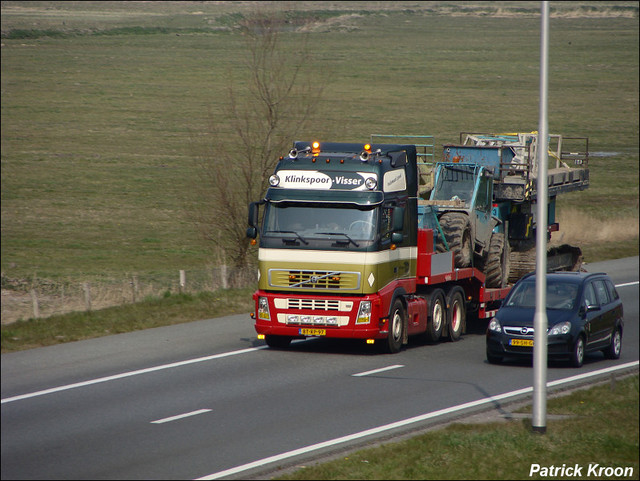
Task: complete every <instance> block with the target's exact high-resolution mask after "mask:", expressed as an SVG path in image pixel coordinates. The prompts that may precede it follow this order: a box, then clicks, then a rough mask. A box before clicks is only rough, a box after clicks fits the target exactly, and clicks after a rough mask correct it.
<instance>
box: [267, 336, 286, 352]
mask: <svg viewBox="0 0 640 481" xmlns="http://www.w3.org/2000/svg"><path fill="white" fill-rule="evenodd" d="M264 340H265V342H266V343H267V346H269V347H270V348H272V349H286V348H287V347H289V344H291V337H289V336H274V335H272V334H267V335H266V336H264Z"/></svg>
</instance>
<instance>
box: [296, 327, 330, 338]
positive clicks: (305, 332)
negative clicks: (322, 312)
mask: <svg viewBox="0 0 640 481" xmlns="http://www.w3.org/2000/svg"><path fill="white" fill-rule="evenodd" d="M300 335H301V336H326V335H327V330H326V329H309V328H305V327H303V328H301V329H300Z"/></svg>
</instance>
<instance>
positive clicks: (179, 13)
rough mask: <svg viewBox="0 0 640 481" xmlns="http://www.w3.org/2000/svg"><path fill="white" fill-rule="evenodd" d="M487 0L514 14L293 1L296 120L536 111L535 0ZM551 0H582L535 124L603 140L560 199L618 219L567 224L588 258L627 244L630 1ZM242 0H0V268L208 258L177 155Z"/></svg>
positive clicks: (623, 251)
mask: <svg viewBox="0 0 640 481" xmlns="http://www.w3.org/2000/svg"><path fill="white" fill-rule="evenodd" d="M500 7H501V8H504V9H507V10H510V11H512V12H518V13H521V14H523V16H516V17H496V16H490V15H485V14H482V15H480V13H486V12H489V11H492V10H493V11H495V8H496V7H495V5H493V2H475V3H473V4H469V3H467V2H465V3H464V5H462V4H457V3H456V2H445V3H441V2H422V3H420V2H418V3H416V2H389V3H386V2H383V3H382V4H381V3H374V4H371V5H368V4H367V5H366V6H365V5H364V4H361V3H358V4H349V3H340V2H339V3H338V4H336V5H335V6H333V4H332V6H331V7H330V6H329V5H328V4H326V3H324V2H297V7H296V8H297V11H296V13H295V14H294V15H292V22H294V23H296V24H298V23H300V22H301V19H302V18H306V19H311V20H314V21H327V23H323V24H318V25H320V28H317V29H311V32H310V34H309V35H310V42H311V43H310V44H311V45H312V52H313V56H314V66H315V67H314V68H315V70H316V72H317V75H318V76H321V77H322V78H323V80H325V81H326V85H327V87H326V90H325V94H324V98H323V101H322V104H321V106H320V112H319V113H320V114H321V117H320V118H322V119H323V120H322V121H321V122H316V123H315V125H314V127H313V129H311V130H309V131H308V132H305V133H304V134H303V135H305V136H306V137H308V138H314V139H315V138H320V139H331V140H335V141H358V140H367V139H368V138H369V135H370V134H371V133H393V134H405V133H409V134H430V135H434V136H435V142H436V145H440V144H444V143H450V142H456V141H457V139H458V133H459V132H460V131H465V130H476V131H483V130H491V131H518V130H521V131H529V130H535V129H537V122H538V104H537V102H538V83H539V73H538V68H539V65H538V64H539V60H538V56H539V28H540V25H539V15H538V9H539V4H538V3H537V2H525V3H522V2H501V4H500ZM443 9H444V10H443ZM446 9H449V10H451V9H453V10H454V11H455V12H454V13H465V12H466V13H468V12H470V11H473V12H474V15H467V16H457V15H453V14H448V13H447V12H448V10H446ZM552 9H555V10H558V11H562V12H563V13H569V12H577V11H581V12H583V13H584V12H586V11H589V12H590V14H591V15H592V16H590V17H584V16H582V17H571V16H569V15H567V16H563V17H552V19H551V22H550V26H551V29H550V98H549V129H550V131H551V132H553V133H561V134H563V135H565V136H569V135H576V136H579V135H586V136H589V138H590V150H591V151H593V152H602V153H606V155H604V156H603V155H600V156H593V157H592V158H591V163H590V169H591V186H590V188H589V189H588V190H586V191H584V192H580V193H572V194H567V195H565V196H562V198H560V199H559V200H558V209H559V211H560V212H562V211H565V212H572V211H573V210H577V211H579V212H581V213H584V214H585V215H586V216H587V217H586V219H587V220H586V221H585V223H583V224H582V225H579V226H576V227H575V229H578V230H580V231H582V232H600V231H602V230H603V229H602V226H603V224H604V223H606V222H608V221H610V220H612V219H614V220H615V219H617V220H619V221H620V222H622V223H624V224H625V225H631V226H632V227H633V226H634V225H635V230H634V229H633V228H632V230H631V233H629V232H627V233H625V234H622V231H621V230H620V229H611V234H609V235H608V236H605V237H604V240H603V238H601V237H598V238H595V237H593V238H591V237H586V238H584V239H581V240H580V246H581V247H582V248H583V250H584V251H585V258H586V260H588V261H589V262H594V261H596V260H602V259H606V258H613V257H620V256H630V255H637V254H638V234H637V225H638V177H639V171H638V166H639V164H640V159H639V156H638V28H637V22H638V16H637V13H638V7H637V3H636V2H588V3H580V2H569V3H566V4H565V3H558V4H555V5H554V4H552ZM555 10H554V11H555ZM349 11H351V12H353V13H354V14H356V16H354V17H352V18H346V17H340V19H339V20H338V21H336V19H338V18H339V15H342V14H345V13H348V12H349ZM434 12H436V13H434ZM437 12H440V13H443V12H444V14H442V15H439V14H437ZM606 12H614V13H616V14H620V15H623V16H618V17H615V16H609V17H607V16H602V15H603V13H606ZM246 14H247V10H246V7H243V6H242V4H238V3H236V2H229V3H222V4H210V3H202V2H159V3H158V2H150V3H145V2H140V3H138V2H135V3H133V2H127V3H125V2H4V3H3V4H2V16H1V22H2V36H3V38H2V64H1V70H2V71H1V80H0V81H1V89H2V105H1V114H2V131H1V169H2V171H1V175H2V193H1V207H0V208H1V213H2V218H1V223H2V234H1V246H0V249H1V257H0V265H1V269H2V278H3V287H4V286H5V285H13V286H15V285H20V286H27V288H28V286H29V285H30V284H32V280H34V279H38V282H39V283H40V284H41V283H46V284H56V283H57V284H60V285H62V284H73V285H75V286H79V285H81V283H82V282H95V281H96V279H102V278H109V279H114V285H116V286H118V285H119V284H121V283H122V282H126V280H127V279H129V278H130V276H131V275H132V274H136V275H138V276H140V277H141V278H142V277H144V276H147V275H158V276H161V277H162V276H164V277H166V278H169V277H171V276H174V273H175V272H177V270H179V269H185V270H188V271H189V270H195V269H201V268H204V267H205V266H212V265H218V264H220V263H221V262H222V261H224V256H225V252H223V251H222V250H221V249H220V248H219V246H217V245H215V244H214V243H211V242H206V241H204V240H203V239H202V238H201V236H200V234H199V233H198V231H197V230H196V229H195V228H194V227H193V225H192V224H191V223H190V222H189V221H188V218H187V216H186V215H185V209H189V208H197V209H215V206H210V205H202V204H201V203H196V204H195V206H194V205H193V204H191V207H189V202H192V200H191V199H190V198H189V197H190V196H189V193H190V191H192V190H193V189H192V186H193V184H194V182H198V179H197V177H196V176H197V171H196V170H195V169H194V167H193V161H194V159H195V153H196V152H198V151H199V149H200V147H201V143H200V141H201V139H203V137H205V134H206V132H207V115H208V112H209V110H211V111H212V112H213V113H214V115H216V114H217V115H220V112H221V111H222V109H221V107H222V105H223V104H224V102H225V99H226V93H225V88H226V78H227V77H226V73H227V72H233V73H234V74H235V75H236V76H237V78H238V79H240V80H239V81H241V79H242V77H241V74H242V68H241V67H242V62H241V60H240V59H241V58H242V55H243V51H242V48H243V47H242V46H243V43H242V38H241V37H240V36H239V35H238V34H237V33H236V32H235V29H234V25H235V22H237V21H238V20H239V19H240V18H242V16H243V15H246ZM625 15H626V16H625ZM332 19H333V20H332ZM329 20H332V21H334V23H330V22H328V21H329ZM298 40H299V34H296V33H287V34H286V35H284V36H283V41H284V42H285V43H288V42H297V41H298ZM219 122H220V123H221V124H224V123H225V119H224V118H220V117H219ZM291 140H294V139H291ZM609 153H611V155H609ZM274 161H275V159H274ZM561 228H562V226H561ZM572 228H574V227H572ZM5 281H6V282H5ZM27 292H28V289H27Z"/></svg>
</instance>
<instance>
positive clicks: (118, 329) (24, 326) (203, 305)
mask: <svg viewBox="0 0 640 481" xmlns="http://www.w3.org/2000/svg"><path fill="white" fill-rule="evenodd" d="M253 291H254V289H251V288H245V289H220V290H217V291H215V292H201V293H198V294H171V293H170V292H168V291H167V292H166V293H165V294H164V295H163V296H162V297H160V298H148V299H144V300H143V301H141V302H137V303H135V304H126V305H122V306H116V307H110V308H105V309H100V310H95V311H88V312H73V313H69V314H63V315H55V316H51V317H48V318H41V319H33V318H32V319H27V320H21V321H17V322H14V323H11V324H9V325H3V326H2V353H5V352H13V351H19V350H24V349H31V348H35V347H42V346H49V345H53V344H61V343H65V342H72V341H80V340H83V339H90V338H95V337H101V336H107V335H111V334H119V333H124V332H131V331H137V330H142V329H149V328H152V327H160V326H167V325H171V324H179V323H183V322H190V321H194V320H197V319H209V318H213V317H218V316H222V315H231V314H240V313H247V312H249V311H251V310H252V309H253V299H252V297H251V296H252V294H253Z"/></svg>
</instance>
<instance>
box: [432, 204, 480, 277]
mask: <svg viewBox="0 0 640 481" xmlns="http://www.w3.org/2000/svg"><path fill="white" fill-rule="evenodd" d="M439 222H440V227H441V228H442V232H443V233H444V236H445V238H446V239H447V244H449V249H450V250H451V252H453V256H454V259H455V266H456V267H469V266H471V262H472V260H473V242H472V239H471V222H470V221H469V216H468V215H467V214H464V213H462V212H445V213H444V214H442V216H440V219H439Z"/></svg>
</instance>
